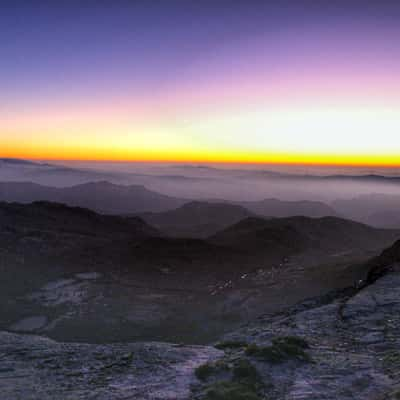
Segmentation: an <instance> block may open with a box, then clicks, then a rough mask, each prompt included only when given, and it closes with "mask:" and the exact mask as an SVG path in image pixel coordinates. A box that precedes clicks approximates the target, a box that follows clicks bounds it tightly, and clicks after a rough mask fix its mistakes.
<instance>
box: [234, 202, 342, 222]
mask: <svg viewBox="0 0 400 400" xmlns="http://www.w3.org/2000/svg"><path fill="white" fill-rule="evenodd" d="M240 204H241V205H242V206H243V207H246V208H247V209H249V210H250V211H252V212H254V213H256V214H259V215H263V216H266V217H277V218H282V217H291V216H296V215H302V216H305V217H325V216H335V215H336V211H335V210H334V209H333V208H332V207H330V206H328V205H327V204H325V203H322V202H320V201H309V200H303V201H284V200H278V199H265V200H261V201H252V202H251V201H250V202H242V203H240Z"/></svg>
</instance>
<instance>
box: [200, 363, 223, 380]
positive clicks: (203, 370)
mask: <svg viewBox="0 0 400 400" xmlns="http://www.w3.org/2000/svg"><path fill="white" fill-rule="evenodd" d="M228 370H229V366H228V365H227V364H226V363H224V362H223V361H217V362H215V363H206V364H203V365H200V366H199V367H197V368H196V369H195V371H194V373H195V375H196V377H197V378H198V379H199V380H201V381H206V380H207V379H208V378H210V377H211V376H212V375H216V374H218V373H219V372H223V371H228Z"/></svg>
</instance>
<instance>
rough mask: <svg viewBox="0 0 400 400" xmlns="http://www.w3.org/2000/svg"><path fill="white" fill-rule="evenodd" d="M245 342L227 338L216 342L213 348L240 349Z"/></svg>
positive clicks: (244, 345)
mask: <svg viewBox="0 0 400 400" xmlns="http://www.w3.org/2000/svg"><path fill="white" fill-rule="evenodd" d="M246 346H247V343H246V342H241V341H239V340H228V341H226V342H221V343H217V344H216V345H215V348H216V349H218V350H226V349H240V348H243V347H246Z"/></svg>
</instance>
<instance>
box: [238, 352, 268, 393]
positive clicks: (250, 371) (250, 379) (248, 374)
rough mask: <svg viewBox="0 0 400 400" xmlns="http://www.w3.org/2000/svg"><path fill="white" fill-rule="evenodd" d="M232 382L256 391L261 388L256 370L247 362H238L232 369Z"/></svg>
mask: <svg viewBox="0 0 400 400" xmlns="http://www.w3.org/2000/svg"><path fill="white" fill-rule="evenodd" d="M232 372H233V375H232V380H233V382H236V383H240V384H241V385H245V386H247V387H248V388H250V389H252V390H254V391H257V390H258V389H260V388H261V387H262V386H263V383H262V380H261V378H260V375H259V374H258V372H257V369H256V368H255V367H254V365H252V364H251V363H250V362H249V361H248V360H239V361H238V362H237V363H236V364H235V366H234V367H233V371H232Z"/></svg>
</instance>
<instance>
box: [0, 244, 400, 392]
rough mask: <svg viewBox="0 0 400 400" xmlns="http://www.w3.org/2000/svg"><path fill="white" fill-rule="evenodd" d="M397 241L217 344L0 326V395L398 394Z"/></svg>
mask: <svg viewBox="0 0 400 400" xmlns="http://www.w3.org/2000/svg"><path fill="white" fill-rule="evenodd" d="M396 246H397V247H395V250H396V251H392V252H390V253H386V254H384V255H385V257H384V258H381V259H377V260H376V262H375V270H374V272H373V273H372V274H370V277H371V279H370V281H369V282H368V283H367V284H366V285H365V286H364V287H363V288H361V289H354V290H350V291H344V292H340V293H337V294H332V295H330V296H324V297H321V298H318V299H314V300H310V301H307V302H304V303H302V304H300V305H298V306H296V307H294V308H292V309H290V310H288V311H287V312H284V313H280V314H277V315H273V316H263V317H262V318H259V319H258V320H257V321H255V322H254V323H252V324H250V325H248V326H246V327H243V328H242V329H240V330H238V331H236V332H234V333H232V334H230V335H229V336H227V337H225V338H224V340H223V341H221V342H220V343H218V344H217V345H216V347H217V348H215V347H211V346H179V345H171V344H163V343H145V344H143V343H135V344H113V345H86V344H74V343H57V342H54V341H52V340H49V339H45V338H42V337H38V336H29V335H18V334H10V333H6V332H3V333H1V334H0V387H1V398H4V399H7V400H14V399H15V400H17V399H24V400H25V399H26V400H28V399H35V400H36V399H38V400H39V399H40V400H47V399H52V400H54V399H71V400H72V399H74V400H78V399H104V400H105V399H107V400H109V399H110V400H112V399H138V400H147V399H148V400H150V399H152V400H161V399H162V400H174V399H176V400H178V399H182V400H183V399H206V400H257V399H270V400H275V399H276V400H278V399H282V400H303V399H304V400H305V399H307V400H320V399H321V400H322V399H324V400H325V399H326V400H338V399H340V400H350V399H359V400H369V399H370V400H391V399H393V400H394V399H399V398H400V373H399V371H400V263H399V261H400V257H399V255H400V254H399V250H400V243H398V244H397V245H396ZM388 254H389V255H390V257H388ZM381 262H385V263H386V264H385V265H379V263H381Z"/></svg>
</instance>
